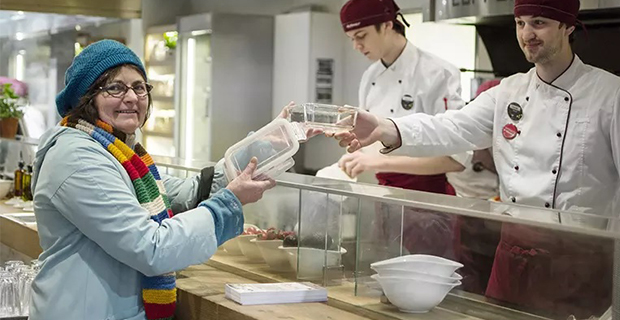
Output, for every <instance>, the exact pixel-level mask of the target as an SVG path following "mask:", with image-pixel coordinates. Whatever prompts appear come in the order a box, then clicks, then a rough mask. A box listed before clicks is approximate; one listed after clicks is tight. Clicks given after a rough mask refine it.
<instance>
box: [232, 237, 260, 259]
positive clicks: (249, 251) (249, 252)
mask: <svg viewBox="0 0 620 320" xmlns="http://www.w3.org/2000/svg"><path fill="white" fill-rule="evenodd" d="M237 239H238V243H239V248H241V252H242V253H243V255H244V256H245V258H246V259H248V261H250V262H253V263H264V262H265V260H264V259H263V255H262V254H261V253H260V250H258V246H257V245H256V243H255V242H250V240H253V239H256V235H255V234H246V235H240V236H238V237H237Z"/></svg>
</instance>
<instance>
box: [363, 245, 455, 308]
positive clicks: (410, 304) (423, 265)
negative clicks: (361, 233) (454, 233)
mask: <svg viewBox="0 0 620 320" xmlns="http://www.w3.org/2000/svg"><path fill="white" fill-rule="evenodd" d="M370 267H371V268H372V269H373V270H375V271H377V273H378V274H375V275H372V278H373V279H374V280H376V281H378V282H379V284H380V285H381V289H383V292H384V293H385V295H386V296H387V297H388V299H389V300H390V302H391V303H392V304H393V305H395V306H396V307H398V309H399V310H400V311H402V312H407V313H425V312H428V311H430V310H431V309H433V308H434V307H435V306H437V305H438V304H439V303H440V302H441V301H442V300H443V299H444V298H445V297H446V295H447V294H448V292H450V290H452V289H453V288H454V287H457V286H459V285H461V279H463V277H461V276H460V275H459V274H458V273H456V272H455V271H456V270H457V269H459V268H461V267H463V265H462V264H460V263H458V262H455V261H452V260H449V259H445V258H442V257H436V256H431V255H424V254H413V255H408V256H401V257H396V258H392V259H388V260H384V261H379V262H375V263H373V264H371V265H370Z"/></svg>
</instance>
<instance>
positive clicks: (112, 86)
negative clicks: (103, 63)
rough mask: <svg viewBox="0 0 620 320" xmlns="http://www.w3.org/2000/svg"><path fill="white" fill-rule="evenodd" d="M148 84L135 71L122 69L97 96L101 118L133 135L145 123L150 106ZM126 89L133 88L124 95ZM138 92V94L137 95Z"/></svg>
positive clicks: (96, 103)
mask: <svg viewBox="0 0 620 320" xmlns="http://www.w3.org/2000/svg"><path fill="white" fill-rule="evenodd" d="M146 86H147V85H146V84H145V81H144V78H143V77H142V75H141V74H140V73H139V72H138V71H136V70H135V69H132V68H129V67H122V68H121V71H120V72H119V74H118V75H117V76H116V77H114V79H112V80H111V81H110V82H109V83H108V84H106V85H105V86H104V87H103V88H104V89H103V90H101V92H100V93H99V94H97V96H95V106H96V108H97V112H98V113H99V118H100V119H101V120H102V121H104V122H107V123H108V124H110V125H112V127H114V128H116V129H117V130H120V131H122V132H124V133H128V134H132V133H134V132H135V131H136V130H137V129H138V128H140V126H141V125H142V124H143V123H144V121H145V118H146V112H147V109H148V105H149V98H148V96H146V95H145V96H143V97H141V96H139V95H138V94H142V93H144V92H145V91H144V90H146ZM126 87H132V88H134V90H131V89H128V90H127V91H126V92H125V93H123V91H124V89H126ZM136 92H138V94H136Z"/></svg>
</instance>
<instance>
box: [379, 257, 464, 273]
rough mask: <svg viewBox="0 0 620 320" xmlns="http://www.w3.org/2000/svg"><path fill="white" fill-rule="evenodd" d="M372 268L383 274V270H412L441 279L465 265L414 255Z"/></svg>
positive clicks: (443, 259)
mask: <svg viewBox="0 0 620 320" xmlns="http://www.w3.org/2000/svg"><path fill="white" fill-rule="evenodd" d="M370 267H371V268H372V269H373V270H375V271H377V272H378V273H381V270H383V269H401V270H411V271H417V272H422V273H428V274H433V275H436V276H440V277H450V276H451V275H452V274H453V273H454V271H456V270H457V269H459V268H462V267H463V265H462V264H461V263H458V262H456V261H452V260H449V259H445V258H442V257H437V256H431V255H426V254H412V255H407V256H400V257H396V258H392V259H388V260H383V261H379V262H375V263H372V264H371V265H370Z"/></svg>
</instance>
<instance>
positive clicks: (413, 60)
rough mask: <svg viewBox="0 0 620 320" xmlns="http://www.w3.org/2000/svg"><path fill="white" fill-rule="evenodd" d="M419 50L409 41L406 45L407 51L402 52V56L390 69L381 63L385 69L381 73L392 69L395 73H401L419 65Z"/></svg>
mask: <svg viewBox="0 0 620 320" xmlns="http://www.w3.org/2000/svg"><path fill="white" fill-rule="evenodd" d="M418 55H419V53H418V48H416V47H415V46H414V45H413V44H412V43H411V42H409V41H407V44H406V45H405V49H403V52H401V54H400V56H398V58H396V61H394V63H392V65H390V66H389V67H387V68H386V67H385V65H384V64H383V61H381V65H382V66H383V67H384V68H385V69H384V70H383V71H382V72H381V73H383V72H385V71H386V70H388V69H390V70H391V71H393V72H401V71H403V70H405V69H406V68H408V67H411V66H412V65H414V66H417V65H418Z"/></svg>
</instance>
